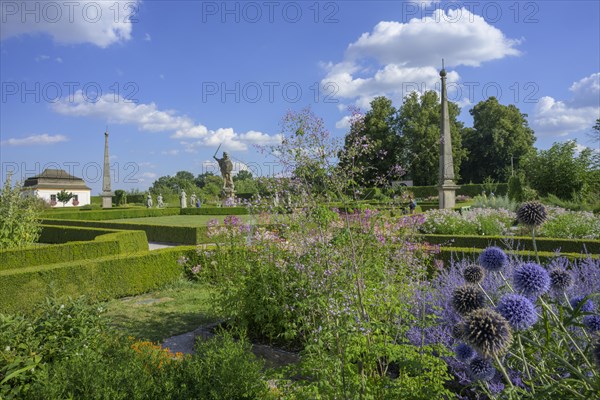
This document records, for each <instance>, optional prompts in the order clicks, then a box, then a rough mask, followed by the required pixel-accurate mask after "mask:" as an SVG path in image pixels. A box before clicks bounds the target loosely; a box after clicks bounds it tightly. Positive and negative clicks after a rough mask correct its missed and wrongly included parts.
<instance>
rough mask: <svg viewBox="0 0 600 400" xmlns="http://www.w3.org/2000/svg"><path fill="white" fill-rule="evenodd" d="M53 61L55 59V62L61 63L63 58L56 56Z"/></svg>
mask: <svg viewBox="0 0 600 400" xmlns="http://www.w3.org/2000/svg"><path fill="white" fill-rule="evenodd" d="M54 61H56V62H57V63H62V62H63V59H62V58H60V57H56V58H55V59H54Z"/></svg>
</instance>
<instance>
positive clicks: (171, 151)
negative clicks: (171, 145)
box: [160, 149, 179, 156]
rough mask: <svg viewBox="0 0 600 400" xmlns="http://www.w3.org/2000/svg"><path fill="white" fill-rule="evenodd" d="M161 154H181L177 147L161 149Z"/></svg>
mask: <svg viewBox="0 0 600 400" xmlns="http://www.w3.org/2000/svg"><path fill="white" fill-rule="evenodd" d="M160 154H164V155H167V156H176V155H177V154H179V150H176V149H172V150H164V151H161V152H160Z"/></svg>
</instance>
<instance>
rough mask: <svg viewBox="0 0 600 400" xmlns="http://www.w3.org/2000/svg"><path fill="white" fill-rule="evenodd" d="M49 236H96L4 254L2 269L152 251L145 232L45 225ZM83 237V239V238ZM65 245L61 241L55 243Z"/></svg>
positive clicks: (0, 262)
mask: <svg viewBox="0 0 600 400" xmlns="http://www.w3.org/2000/svg"><path fill="white" fill-rule="evenodd" d="M42 232H45V235H46V236H47V237H51V236H53V235H54V236H59V237H60V239H64V237H65V235H63V234H62V232H71V235H77V232H79V233H82V232H86V233H87V234H88V235H91V234H95V235H96V237H95V238H94V237H92V238H91V239H88V241H77V242H69V243H62V244H55V245H49V246H39V247H30V248H25V249H11V250H2V251H0V270H8V269H15V268H28V267H32V266H37V265H46V264H53V263H61V262H70V261H75V260H83V259H92V258H98V257H104V256H109V255H115V254H131V253H137V252H140V251H147V250H148V240H147V239H146V234H145V233H144V232H143V231H114V230H107V229H94V228H79V227H67V226H48V225H43V226H42ZM82 236H84V235H83V234H82V235H81V236H80V238H83V237H82ZM55 243H61V242H58V241H57V242H55Z"/></svg>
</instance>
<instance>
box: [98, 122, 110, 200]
mask: <svg viewBox="0 0 600 400" xmlns="http://www.w3.org/2000/svg"><path fill="white" fill-rule="evenodd" d="M100 196H102V208H112V197H113V192H112V191H111V190H110V162H109V156H108V130H107V131H106V132H104V171H103V176H102V193H101V194H100Z"/></svg>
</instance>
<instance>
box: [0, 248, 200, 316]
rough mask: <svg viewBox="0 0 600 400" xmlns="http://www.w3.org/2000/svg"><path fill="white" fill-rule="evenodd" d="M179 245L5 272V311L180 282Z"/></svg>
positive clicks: (0, 279) (0, 283)
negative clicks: (52, 299)
mask: <svg viewBox="0 0 600 400" xmlns="http://www.w3.org/2000/svg"><path fill="white" fill-rule="evenodd" d="M190 250H192V248H191V247H177V248H169V249H161V250H155V251H152V252H145V253H137V254H133V255H128V256H124V255H114V256H109V257H103V258H97V259H93V260H79V261H73V262H70V263H63V264H53V265H41V266H35V267H28V268H20V269H15V270H4V271H0V287H1V288H2V290H1V291H0V313H14V312H28V311H30V310H31V309H32V308H33V307H34V306H35V305H36V304H38V303H40V302H42V301H44V299H45V298H46V297H47V296H51V295H56V294H59V295H61V296H73V297H75V296H81V295H85V296H88V297H89V298H91V299H93V300H108V299H111V298H116V297H123V296H132V295H136V294H140V293H144V292H147V291H149V290H152V289H155V288H157V287H159V286H161V285H164V284H166V283H169V282H173V281H175V280H176V279H178V278H179V277H180V276H181V274H182V272H183V269H182V267H181V266H180V265H179V264H178V263H177V259H178V258H179V257H180V256H181V255H183V254H185V253H186V252H188V251H190Z"/></svg>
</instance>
